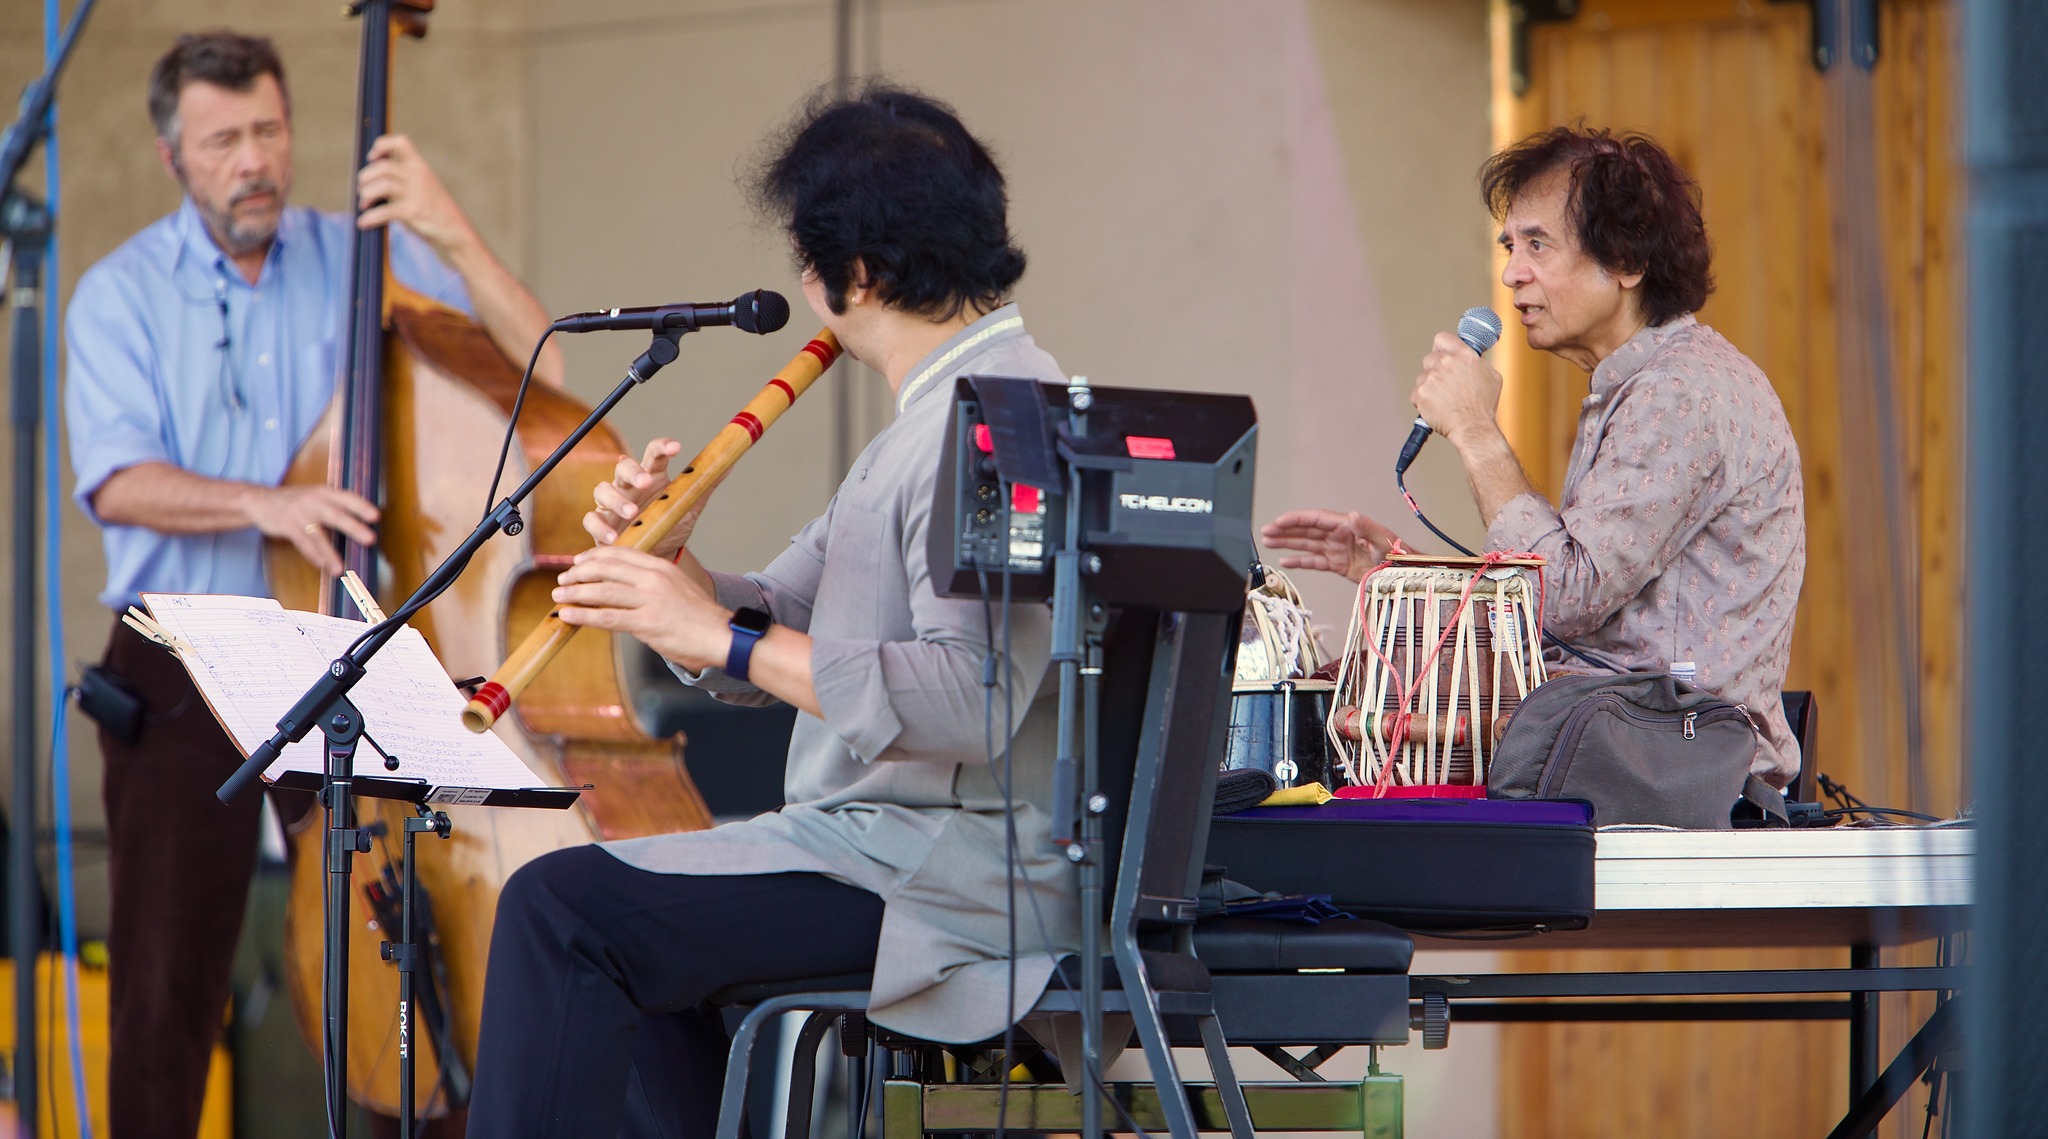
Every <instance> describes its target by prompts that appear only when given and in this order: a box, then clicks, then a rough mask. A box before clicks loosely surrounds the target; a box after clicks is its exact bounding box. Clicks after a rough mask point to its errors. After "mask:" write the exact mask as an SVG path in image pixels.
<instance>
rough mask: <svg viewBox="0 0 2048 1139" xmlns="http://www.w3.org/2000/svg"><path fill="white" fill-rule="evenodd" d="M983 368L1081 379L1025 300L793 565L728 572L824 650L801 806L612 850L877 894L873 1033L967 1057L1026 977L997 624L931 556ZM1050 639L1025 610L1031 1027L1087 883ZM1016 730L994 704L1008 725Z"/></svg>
mask: <svg viewBox="0 0 2048 1139" xmlns="http://www.w3.org/2000/svg"><path fill="white" fill-rule="evenodd" d="M968 374H980V375H1002V376H1025V377H1031V378H1034V379H1040V380H1053V381H1064V379H1065V377H1064V376H1063V375H1062V374H1061V373H1060V371H1059V368H1058V365H1057V364H1055V363H1054V361H1053V358H1052V357H1051V356H1049V355H1047V354H1046V353H1045V352H1044V351H1043V350H1041V349H1040V348H1038V347H1037V346H1036V345H1035V344H1033V343H1032V340H1031V337H1030V336H1028V335H1026V334H1025V332H1024V323H1023V319H1022V318H1021V317H1020V316H1019V315H1018V313H1017V309H1016V306H1014V305H1011V306H1006V307H1004V308H1000V309H997V310H996V311H995V312H992V313H990V314H988V315H987V316H985V317H983V318H981V319H980V320H978V321H976V322H975V323H974V324H972V325H970V326H969V327H967V328H966V329H963V330H962V331H961V332H960V333H959V334H958V335H956V336H954V337H953V338H952V339H951V340H949V341H947V342H946V343H945V344H944V345H942V346H940V348H939V349H938V350H937V351H936V352H934V353H932V355H931V356H929V357H927V358H925V359H924V360H923V361H920V362H919V364H918V365H917V367H915V368H913V369H912V370H911V372H910V374H909V377H908V378H907V379H906V380H905V382H904V385H903V388H902V390H901V391H900V392H899V393H898V395H897V418H896V420H895V422H893V423H891V424H890V425H889V427H888V428H887V429H885V430H884V431H883V432H882V433H881V434H880V435H877V436H876V437H875V439H874V441H873V442H872V443H870V444H868V447H867V449H866V450H865V451H863V452H862V453H861V456H860V458H859V460H858V461H856V462H855V464H854V467H853V470H852V471H851V472H849V473H848V475H847V477H846V481H845V482H843V483H841V484H840V487H839V493H838V494H836V495H834V496H833V499H832V501H831V503H830V505H828V506H827V507H826V509H825V514H824V516H823V517H820V518H817V519H815V520H813V521H812V522H811V523H810V524H809V525H807V526H805V527H804V529H803V531H802V532H801V533H799V534H798V535H797V536H796V538H795V539H794V540H793V541H792V542H791V544H790V547H789V549H788V550H787V551H785V552H784V553H783V554H782V555H781V556H780V557H778V558H776V559H775V560H774V561H773V562H771V563H770V564H769V565H768V567H767V568H766V569H764V570H762V571H760V572H759V573H751V574H747V575H746V576H744V577H740V576H733V575H729V574H719V573H714V574H713V575H712V577H713V579H714V580H715V581H716V582H717V586H718V599H719V601H720V602H721V603H722V604H725V605H728V606H732V607H738V606H742V605H751V606H755V607H759V608H764V609H766V610H768V612H769V613H770V614H772V615H773V616H774V618H775V620H776V622H777V623H778V624H782V625H787V626H789V627H791V628H793V629H799V630H803V631H805V632H808V633H809V634H810V635H811V637H812V645H813V647H812V650H811V670H812V675H813V679H814V682H815V684H816V687H817V693H818V702H819V705H820V706H821V708H822V710H823V711H824V718H823V719H819V718H817V717H814V716H810V715H807V714H799V715H798V717H797V721H796V730H795V733H794V734H793V736H792V737H791V739H790V744H789V768H788V773H787V775H786V776H785V777H784V782H783V790H784V798H785V800H786V802H787V805H786V806H784V807H783V808H782V809H781V810H780V811H778V812H775V813H773V814H767V815H762V816H760V817H758V818H754V819H749V820H747V821H745V822H739V823H729V824H726V825H724V826H720V827H715V828H713V829H711V830H708V831H697V832H692V833H687V834H673V835H658V836H654V837H651V838H642V839H632V840H628V841H625V842H616V843H610V844H607V847H606V849H608V850H610V851H611V852H612V853H613V854H615V855H617V856H618V857H619V858H621V859H623V860H624V861H626V862H628V863H631V864H632V865H634V866H638V867H640V868H642V869H646V870H653V871H659V872H663V873H675V874H764V873H774V872H778V871H791V870H808V871H816V872H819V873H822V874H826V875H829V876H831V877H833V878H837V879H840V880H842V881H845V882H849V883H852V884H853V885H856V886H859V887H861V888H863V889H867V890H872V891H874V892H875V893H877V894H879V895H881V896H882V898H883V900H884V902H885V906H886V908H885V911H884V916H883V919H882V933H881V943H880V948H879V952H878V953H877V959H876V965H875V981H874V992H873V998H872V1004H871V1006H870V1010H869V1015H870V1017H871V1018H872V1019H873V1020H874V1021H875V1022H876V1023H878V1024H882V1025H884V1026H887V1027H889V1028H892V1029H896V1030H899V1031H902V1032H907V1033H912V1034H915V1035H918V1036H922V1037H925V1038H927V1039H932V1040H939V1041H946V1042H958V1043H964V1042H969V1041H974V1040H981V1039H986V1038H988V1037H990V1036H994V1035H996V1034H998V1033H1000V1032H1001V1031H1002V1030H1003V1027H1004V1024H1003V1020H1004V1013H1005V1000H1004V986H1005V984H1006V981H1007V977H1008V973H1009V966H1008V964H1007V962H1006V960H1005V957H1006V954H1007V945H1008V920H1007V917H1006V904H1005V899H1006V896H1007V884H1008V882H1009V874H1008V872H1007V870H1006V864H1005V858H1004V827H1003V816H1004V810H1003V807H1004V798H1003V794H1002V792H1001V790H1000V784H999V779H1000V775H1001V770H1000V766H998V767H996V768H994V769H992V768H991V767H990V765H989V762H988V754H989V747H988V743H987V740H988V738H989V733H988V731H987V724H986V722H985V720H984V710H985V707H986V704H985V697H986V694H987V692H988V689H986V688H984V687H983V684H982V676H983V668H984V659H985V657H986V655H987V653H988V641H989V638H988V636H987V634H986V632H985V631H984V630H985V616H984V609H983V607H982V604H981V602H979V601H978V600H951V599H945V598H940V597H938V596H937V595H935V594H934V593H933V592H932V584H931V581H930V577H929V573H928V571H927V568H926V554H925V536H926V530H927V523H928V522H929V519H930V515H931V508H932V489H933V480H934V478H935V476H936V474H937V470H938V462H939V457H940V455H939V452H940V449H941V447H942V445H943V441H944V434H945V426H946V420H947V416H948V409H949V408H950V407H951V406H952V403H953V397H952V391H953V381H954V378H955V377H957V376H961V375H968ZM994 608H995V610H996V612H997V620H998V622H1000V620H1001V614H1000V608H1001V607H1000V606H999V605H998V606H996V607H994ZM998 628H1000V625H999V626H998ZM1051 632H1052V630H1051V618H1050V615H1049V613H1048V612H1047V610H1046V608H1045V606H1044V605H1043V604H1039V603H1026V604H1018V605H1014V606H1012V607H1011V610H1010V661H1009V668H1008V670H1007V671H1008V676H1009V683H1010V685H1011V699H1012V704H1013V706H1014V709H1015V716H1016V733H1015V744H1014V747H1013V750H1012V756H1013V758H1012V765H1013V768H1014V786H1015V793H1016V794H1015V797H1016V802H1017V810H1016V825H1017V842H1018V857H1019V859H1020V862H1021V865H1022V872H1023V873H1022V877H1021V878H1020V880H1019V890H1018V893H1017V946H1018V961H1017V969H1016V974H1017V989H1016V1002H1015V1007H1016V1008H1017V1009H1018V1010H1020V1011H1021V1010H1023V1009H1028V1008H1029V1007H1030V1006H1031V1004H1032V1002H1033V1001H1035V1000H1036V999H1037V997H1038V994H1039V993H1040V992H1041V991H1042V990H1043V989H1044V987H1045V984H1046V982H1047V980H1048V979H1049V978H1050V976H1051V973H1052V969H1053V956H1054V955H1055V954H1061V953H1070V952H1074V951H1075V950H1077V949H1078V948H1079V942H1080V932H1079V926H1078V924H1077V913H1078V901H1077V895H1078V887H1077V881H1076V876H1075V874H1074V871H1073V870H1072V868H1071V867H1070V865H1069V864H1068V863H1067V861H1066V860H1065V859H1064V858H1062V857H1059V854H1058V851H1057V849H1056V848H1055V847H1054V846H1053V844H1052V842H1051V840H1050V838H1049V829H1050V828H1049V825H1048V823H1049V820H1048V818H1047V815H1046V811H1045V804H1046V803H1047V802H1048V791H1049V787H1050V783H1051V767H1052V755H1053V736H1054V728H1055V723H1056V707H1057V700H1056V696H1057V693H1056V683H1055V682H1054V681H1053V680H1052V679H1051V678H1050V676H1049V674H1048V671H1047V663H1048V657H1049V654H1050V644H1051ZM997 639H998V641H1000V633H999V634H998V638H997ZM685 679H687V680H690V681H691V682H692V683H695V684H697V685H699V686H700V687H702V688H704V689H706V690H707V691H710V692H712V693H714V694H717V695H718V696H720V698H722V699H727V700H733V701H736V702H741V703H760V702H766V700H767V697H766V694H764V693H762V692H761V691H760V690H759V689H756V688H753V687H752V686H750V685H745V684H741V683H738V682H735V681H733V680H732V679H731V678H729V677H727V676H725V675H724V674H723V673H721V672H719V671H717V670H715V669H714V670H707V671H706V673H705V674H703V675H701V676H696V677H685ZM1002 715H1003V700H1002V695H1001V692H1000V690H998V691H997V696H996V699H995V703H994V716H995V718H996V723H997V724H998V725H999V724H1000V722H1001V717H1002ZM995 735H996V736H997V754H998V755H1000V732H996V733H995ZM718 761H719V757H717V756H701V757H696V762H698V763H716V762H718ZM1027 889H1028V890H1029V894H1030V896H1027V894H1026V890H1027ZM1034 897H1035V900H1036V904H1035V906H1034V905H1033V904H1032V899H1033V898H1034ZM1041 919H1042V924H1041Z"/></svg>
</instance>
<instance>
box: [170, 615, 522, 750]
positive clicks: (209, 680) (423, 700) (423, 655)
mask: <svg viewBox="0 0 2048 1139" xmlns="http://www.w3.org/2000/svg"><path fill="white" fill-rule="evenodd" d="M142 599H143V603H144V604H145V605H147V606H148V607H149V612H150V616H152V617H154V618H155V619H156V621H157V623H158V624H160V625H162V626H163V627H164V628H165V629H166V630H168V631H169V632H170V633H171V634H172V635H173V636H175V637H177V638H178V639H179V640H181V641H183V642H184V643H185V645H186V646H188V648H189V651H187V652H181V653H180V654H179V656H180V659H182V660H183V661H184V662H185V667H186V669H187V670H188V671H189V672H191V674H192V679H193V681H194V682H195V683H197V684H198V686H199V691H200V694H201V695H203V696H204V697H205V698H206V702H207V704H208V705H210V706H211V707H212V708H213V711H214V715H215V716H216V717H217V718H218V719H219V720H220V722H221V725H222V726H223V727H225V728H226V729H227V731H228V734H229V735H230V736H231V737H233V739H234V741H235V745H236V746H237V747H238V748H240V749H241V752H242V754H243V755H245V756H246V755H248V754H249V753H250V752H252V751H254V750H256V748H257V747H258V746H260V745H261V744H262V743H263V741H265V740H267V739H269V738H270V736H271V734H272V733H273V732H275V731H276V730H277V721H278V718H279V717H281V716H283V715H284V714H285V713H286V712H288V711H290V710H291V706H292V705H293V704H294V703H297V702H298V699H299V697H300V696H302V695H304V694H305V691H306V689H307V688H308V687H309V686H311V685H312V683H313V682H314V681H315V680H317V679H319V677H320V675H321V673H323V672H325V671H326V669H327V665H328V662H330V661H332V660H334V659H335V658H336V657H339V656H341V655H342V654H343V653H344V652H345V651H346V650H347V649H348V646H349V644H350V642H352V641H354V640H355V639H356V638H357V637H359V636H361V635H362V634H363V631H364V629H366V628H367V627H368V626H366V625H364V624H363V623H362V622H360V621H351V620H347V619H344V618H341V617H330V616H327V615H324V614H320V613H301V612H297V611H295V610H289V609H286V608H284V607H283V606H282V605H279V604H278V603H277V602H276V601H274V600H271V599H270V598H267V597H235V596H228V595H222V594H163V593H146V594H143V598H142ZM349 699H350V700H352V701H354V702H355V705H356V707H357V708H359V709H361V711H362V713H363V720H364V727H365V729H366V730H367V731H368V733H369V736H370V738H369V739H367V740H364V741H363V743H362V744H361V745H359V746H358V747H357V750H356V765H355V766H356V773H357V774H358V775H374V776H379V777H382V778H387V779H409V780H419V781H422V782H425V783H428V784H431V785H433V786H436V787H450V788H521V787H538V786H542V785H543V784H542V781H541V779H540V777H539V776H537V775H535V774H534V773H533V771H532V769H531V768H528V767H527V766H526V764H525V763H524V762H522V761H521V760H520V758H519V756H518V755H517V754H515V753H514V752H513V751H512V749H511V748H510V747H507V746H506V744H505V741H503V740H501V739H499V738H498V737H497V736H496V735H493V734H490V733H484V734H481V735H479V734H477V733H475V732H471V731H470V730H468V729H467V728H465V727H463V726H462V708H463V705H464V703H465V699H464V697H463V695H462V693H461V692H460V691H458V690H457V689H456V687H455V685H454V684H453V683H452V682H451V681H450V680H449V678H448V673H447V671H446V670H445V669H443V668H442V667H441V662H440V661H439V660H438V659H436V658H435V656H434V653H433V650H432V649H429V648H428V647H427V642H426V638H424V637H422V636H420V633H419V630H417V629H414V628H412V627H410V626H407V627H405V628H403V629H400V630H399V631H398V635H397V636H395V637H393V638H392V639H391V641H390V642H389V643H388V644H386V645H385V646H384V647H383V648H382V649H381V650H379V651H378V653H377V655H376V656H375V657H373V658H372V659H371V661H370V665H369V669H368V673H367V675H365V676H364V677H363V679H362V681H361V682H360V683H358V684H357V685H356V686H355V688H354V689H353V690H351V691H350V693H349ZM325 749H326V743H325V738H324V737H322V736H321V735H320V733H319V732H318V731H314V732H310V733H308V734H307V736H306V738H305V739H303V740H301V741H299V742H298V743H296V744H293V745H291V746H290V747H288V748H286V749H285V750H284V753H283V754H282V755H280V756H279V757H278V760H277V762H275V763H273V764H271V765H270V768H269V770H267V771H265V772H264V773H263V777H264V778H265V779H269V780H275V779H277V778H278V777H279V776H280V775H282V774H283V773H285V772H287V771H306V772H312V773H315V774H318V773H319V772H321V771H323V770H324V769H325V767H326V753H325ZM386 756H397V757H398V761H399V765H398V769H397V770H396V771H391V770H387V769H386V768H385V766H384V759H385V757H386Z"/></svg>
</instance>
